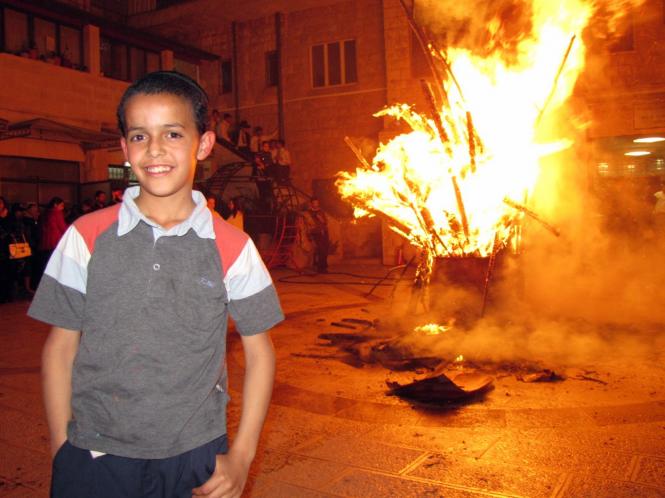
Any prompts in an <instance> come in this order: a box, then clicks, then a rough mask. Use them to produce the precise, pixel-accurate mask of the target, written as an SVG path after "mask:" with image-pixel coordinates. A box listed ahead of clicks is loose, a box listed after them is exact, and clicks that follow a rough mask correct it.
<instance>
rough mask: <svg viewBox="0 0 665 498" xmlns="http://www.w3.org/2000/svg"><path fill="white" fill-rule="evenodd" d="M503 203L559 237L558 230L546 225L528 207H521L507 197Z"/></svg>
mask: <svg viewBox="0 0 665 498" xmlns="http://www.w3.org/2000/svg"><path fill="white" fill-rule="evenodd" d="M503 202H505V203H506V204H507V205H509V206H510V207H511V208H514V209H517V210H518V211H521V212H522V213H524V214H526V215H528V216H530V217H531V218H533V219H534V220H536V221H537V222H538V223H540V224H541V225H543V226H544V227H545V228H547V229H548V230H549V231H550V232H552V233H553V234H554V235H556V236H557V237H559V236H561V232H560V231H559V229H558V228H556V227H554V226H552V225H550V224H549V223H547V222H546V221H545V220H543V219H542V218H541V217H540V216H538V215H537V214H536V213H534V212H533V211H531V210H530V209H529V208H528V207H526V206H522V205H521V204H518V203H517V202H515V201H513V200H512V199H509V198H508V197H504V199H503Z"/></svg>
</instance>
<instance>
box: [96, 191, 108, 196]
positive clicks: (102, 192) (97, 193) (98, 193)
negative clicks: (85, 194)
mask: <svg viewBox="0 0 665 498" xmlns="http://www.w3.org/2000/svg"><path fill="white" fill-rule="evenodd" d="M100 195H106V192H104V191H103V190H98V191H97V192H95V197H99V196H100Z"/></svg>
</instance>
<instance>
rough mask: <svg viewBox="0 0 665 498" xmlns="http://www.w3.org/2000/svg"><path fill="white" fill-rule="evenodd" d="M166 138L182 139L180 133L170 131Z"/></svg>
mask: <svg viewBox="0 0 665 498" xmlns="http://www.w3.org/2000/svg"><path fill="white" fill-rule="evenodd" d="M167 136H168V137H169V138H181V137H182V135H181V134H180V133H178V132H177V131H170V132H168V134H167Z"/></svg>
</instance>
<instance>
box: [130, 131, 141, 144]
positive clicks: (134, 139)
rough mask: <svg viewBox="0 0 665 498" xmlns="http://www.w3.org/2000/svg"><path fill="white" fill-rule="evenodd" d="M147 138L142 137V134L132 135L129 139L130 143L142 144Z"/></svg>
mask: <svg viewBox="0 0 665 498" xmlns="http://www.w3.org/2000/svg"><path fill="white" fill-rule="evenodd" d="M144 138H145V137H144V136H143V135H141V134H140V133H137V134H136V135H132V136H130V137H129V141H130V142H140V141H141V140H143V139H144Z"/></svg>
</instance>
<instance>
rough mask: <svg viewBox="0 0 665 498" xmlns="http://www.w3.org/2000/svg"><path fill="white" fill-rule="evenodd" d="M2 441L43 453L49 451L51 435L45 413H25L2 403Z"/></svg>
mask: <svg viewBox="0 0 665 498" xmlns="http://www.w3.org/2000/svg"><path fill="white" fill-rule="evenodd" d="M0 410H1V411H2V414H0V441H7V442H9V441H14V442H15V443H16V444H18V445H20V446H25V447H27V448H31V449H34V450H40V451H42V452H48V451H49V433H48V427H47V425H46V419H45V418H44V415H43V413H41V411H38V412H36V413H25V412H23V411H18V410H16V409H14V408H10V407H6V406H4V405H3V404H2V403H0Z"/></svg>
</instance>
